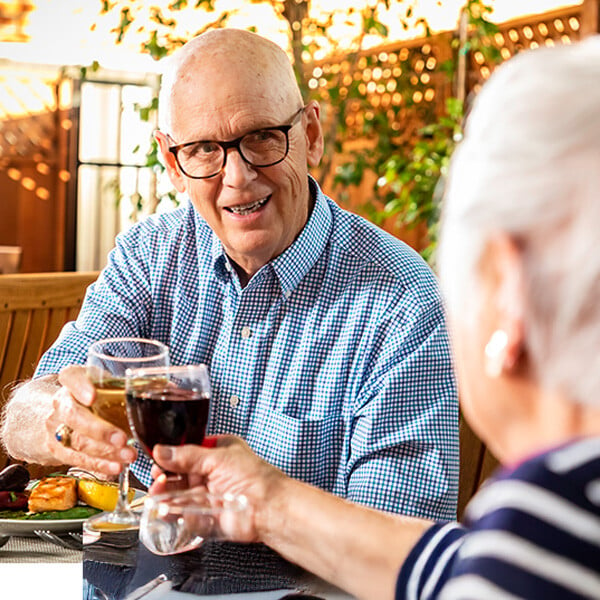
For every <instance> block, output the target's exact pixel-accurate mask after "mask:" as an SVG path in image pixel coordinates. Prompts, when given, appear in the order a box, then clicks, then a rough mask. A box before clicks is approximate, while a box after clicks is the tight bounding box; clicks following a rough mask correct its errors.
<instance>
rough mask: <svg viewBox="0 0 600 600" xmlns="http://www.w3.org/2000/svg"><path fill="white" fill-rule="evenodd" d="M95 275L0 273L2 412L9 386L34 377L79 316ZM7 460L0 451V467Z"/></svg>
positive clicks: (2, 451)
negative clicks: (62, 333)
mask: <svg viewBox="0 0 600 600" xmlns="http://www.w3.org/2000/svg"><path fill="white" fill-rule="evenodd" d="M97 277H98V273H97V272H95V271H94V272H86V273H27V274H14V275H12V274H11V275H0V408H2V407H3V406H4V404H5V402H6V400H7V398H8V396H9V395H10V391H11V389H12V387H13V385H12V384H14V383H16V382H19V381H23V380H26V379H29V378H30V377H31V376H32V375H33V372H34V370H35V366H36V364H37V363H38V361H39V359H40V357H41V356H42V354H43V353H44V352H45V351H46V350H47V349H48V348H49V347H50V346H51V345H52V343H53V342H54V341H55V340H56V338H57V337H58V334H59V333H60V330H61V329H62V327H63V325H64V324H65V323H67V322H68V321H73V320H74V319H76V318H77V315H78V313H79V309H80V308H81V304H82V302H83V298H84V296H85V291H86V289H87V287H88V286H89V285H90V284H91V283H93V282H94V281H95V280H96V279H97ZM7 462H8V457H7V456H6V454H5V453H4V450H3V449H1V448H0V468H3V467H4V466H5V465H6V464H7Z"/></svg>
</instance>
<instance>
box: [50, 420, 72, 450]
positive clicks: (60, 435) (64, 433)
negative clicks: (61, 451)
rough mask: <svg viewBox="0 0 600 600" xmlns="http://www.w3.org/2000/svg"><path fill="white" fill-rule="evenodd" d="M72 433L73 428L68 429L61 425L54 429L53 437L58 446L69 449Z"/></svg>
mask: <svg viewBox="0 0 600 600" xmlns="http://www.w3.org/2000/svg"><path fill="white" fill-rule="evenodd" d="M72 433H73V428H72V427H69V426H68V425H65V424H64V423H62V424H61V425H59V426H58V427H57V428H56V431H55V432H54V437H55V438H56V441H57V442H58V443H59V444H62V445H63V446H64V447H65V448H70V447H71V434H72Z"/></svg>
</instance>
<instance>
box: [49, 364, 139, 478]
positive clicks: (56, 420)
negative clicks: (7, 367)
mask: <svg viewBox="0 0 600 600" xmlns="http://www.w3.org/2000/svg"><path fill="white" fill-rule="evenodd" d="M58 382H59V383H60V385H61V387H60V389H59V390H58V391H57V392H56V393H55V394H54V396H53V398H52V411H51V413H50V416H49V417H48V419H47V421H46V428H45V433H46V443H47V445H48V448H49V449H50V452H51V453H52V455H53V456H54V457H55V458H56V459H57V460H58V461H59V462H60V463H61V464H69V465H74V466H78V467H81V468H83V469H86V470H88V471H92V472H95V473H104V474H106V475H115V474H117V473H119V472H120V471H121V468H122V467H121V463H123V462H132V461H133V460H135V458H136V452H135V450H134V449H133V448H130V447H129V446H127V435H126V434H125V432H124V431H122V430H121V429H119V428H118V427H116V426H115V425H112V424H111V423H109V422H108V421H105V420H104V419H101V418H100V417H98V416H96V415H94V414H93V413H92V411H91V410H90V408H89V407H90V406H91V405H92V404H93V403H94V399H95V390H94V386H93V385H92V384H91V382H90V381H89V379H88V377H87V375H86V369H85V367H83V366H75V365H73V366H69V367H65V368H64V369H63V370H62V371H61V372H60V373H59V375H58ZM61 424H63V425H66V426H67V427H70V428H71V429H72V430H73V432H72V434H71V441H70V447H68V448H67V447H65V446H64V445H63V444H61V443H60V442H58V441H57V440H56V437H55V433H56V429H57V427H59V425H61Z"/></svg>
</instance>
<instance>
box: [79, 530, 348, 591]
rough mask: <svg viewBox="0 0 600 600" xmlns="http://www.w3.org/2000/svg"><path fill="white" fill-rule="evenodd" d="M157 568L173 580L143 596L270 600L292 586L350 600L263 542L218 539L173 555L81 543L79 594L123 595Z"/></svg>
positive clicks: (135, 587)
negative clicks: (237, 541)
mask: <svg viewBox="0 0 600 600" xmlns="http://www.w3.org/2000/svg"><path fill="white" fill-rule="evenodd" d="M112 535H114V534H112ZM119 535H122V534H119ZM162 573H164V574H165V575H167V576H168V577H169V579H171V580H172V581H173V584H174V585H173V589H172V590H170V589H169V587H170V586H169V585H163V586H161V588H160V589H157V590H155V591H154V592H153V593H152V594H151V595H148V596H145V597H144V600H153V599H157V600H158V598H160V600H193V599H194V598H202V597H206V598H211V599H215V600H216V599H219V598H231V600H234V599H236V600H237V599H239V600H245V599H248V600H251V599H252V600H263V599H264V600H271V599H273V600H275V599H278V598H281V596H283V595H284V594H286V593H291V592H292V591H304V592H307V593H313V594H316V595H319V596H320V597H322V598H326V599H327V600H352V596H349V595H348V594H346V593H344V592H342V591H341V590H339V589H337V588H335V587H333V586H331V585H329V584H328V583H326V582H324V581H323V580H321V579H319V578H318V577H316V576H314V575H312V574H310V573H307V572H306V571H304V570H303V569H301V568H300V567H298V566H297V565H294V564H292V563H290V562H288V561H286V560H285V559H284V558H282V557H281V556H280V555H278V554H277V553H276V552H274V551H273V550H271V549H270V548H267V546H264V545H263V544H236V543H233V542H219V541H207V542H205V543H204V544H203V545H202V546H201V547H200V548H198V549H197V550H193V551H191V552H185V553H182V554H178V555H173V556H157V555H155V554H152V553H151V552H150V551H149V550H147V549H146V548H145V547H144V546H143V544H137V545H136V546H135V547H133V548H131V549H128V550H114V549H106V548H104V547H96V548H95V547H93V546H92V547H89V548H88V547H86V548H85V549H84V561H83V578H84V593H83V599H84V600H95V599H97V598H103V599H104V598H106V600H123V599H124V598H125V597H126V596H127V595H128V594H129V593H131V592H132V591H133V590H136V589H138V588H139V587H140V586H142V585H144V584H145V583H147V582H148V581H150V580H152V579H154V578H155V577H156V576H157V575H159V574H162Z"/></svg>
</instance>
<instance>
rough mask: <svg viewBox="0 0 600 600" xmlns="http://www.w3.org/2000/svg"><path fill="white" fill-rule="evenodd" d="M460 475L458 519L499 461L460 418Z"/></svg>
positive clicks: (461, 417)
mask: <svg viewBox="0 0 600 600" xmlns="http://www.w3.org/2000/svg"><path fill="white" fill-rule="evenodd" d="M459 435H460V475H459V483H458V519H459V520H460V519H462V516H463V513H464V510H465V506H466V505H467V504H468V502H469V500H470V499H471V498H472V497H473V495H474V494H475V492H477V490H478V489H479V487H480V486H481V484H482V483H483V482H484V481H485V480H486V479H487V478H488V477H489V476H490V475H491V474H492V472H493V471H494V470H495V469H496V467H497V466H498V461H497V460H496V458H495V457H494V455H493V454H492V453H491V452H490V451H489V450H488V449H487V447H486V446H485V444H484V443H483V442H482V441H481V440H480V439H479V438H478V437H477V436H476V435H475V433H473V430H472V429H471V427H470V426H469V424H468V423H467V422H466V421H465V419H464V417H463V416H462V414H461V416H460V424H459Z"/></svg>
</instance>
